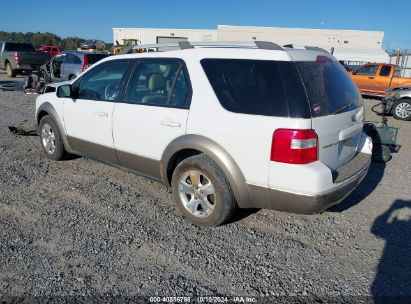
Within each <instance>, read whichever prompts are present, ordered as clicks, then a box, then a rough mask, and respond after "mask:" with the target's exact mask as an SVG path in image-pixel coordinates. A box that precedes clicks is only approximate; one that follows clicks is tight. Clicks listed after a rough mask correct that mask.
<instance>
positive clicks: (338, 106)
mask: <svg viewBox="0 0 411 304" xmlns="http://www.w3.org/2000/svg"><path fill="white" fill-rule="evenodd" d="M178 46H180V49H178V50H168V51H165V52H159V51H157V52H143V53H138V54H128V55H119V56H113V57H109V58H105V59H103V60H101V61H100V62H99V63H98V64H96V65H94V66H93V67H92V68H90V69H88V70H87V71H86V72H84V73H83V74H82V75H81V76H80V77H78V78H77V79H76V80H75V81H74V82H73V83H65V84H58V85H56V90H55V91H54V92H50V93H46V94H43V95H41V96H39V97H38V99H37V102H36V114H35V115H36V123H37V127H38V131H39V134H40V139H41V144H42V147H43V150H44V152H45V154H46V156H47V157H49V158H51V159H54V160H61V159H63V158H64V156H65V154H66V153H73V154H78V155H84V156H87V157H91V158H94V159H97V160H101V161H103V162H105V163H109V164H113V165H114V166H119V167H123V168H127V169H129V170H132V171H134V172H137V173H139V174H142V175H144V176H147V177H150V178H153V179H157V180H159V181H162V182H163V183H165V184H166V185H169V186H171V187H172V190H173V193H174V198H175V201H176V203H177V206H178V208H179V209H180V211H181V212H182V213H183V214H184V215H185V216H186V217H187V218H188V219H189V220H191V221H192V222H194V223H196V224H198V225H204V226H216V225H219V224H221V223H223V222H225V221H227V220H228V219H229V217H230V216H231V215H232V214H233V212H234V210H235V209H236V207H239V208H267V209H274V210H281V211H287V212H296V213H306V214H312V213H318V212H321V211H323V210H325V209H327V208H328V207H329V206H331V205H333V204H336V203H338V202H340V201H341V200H342V199H344V198H345V197H346V196H347V195H348V194H349V193H350V192H351V191H352V190H353V189H354V188H355V187H356V186H357V185H358V184H359V183H360V182H361V180H362V179H363V177H364V176H365V174H366V173H367V170H368V167H369V164H370V156H371V154H370V153H371V152H370V149H368V148H367V147H368V143H369V138H368V137H366V136H364V135H363V133H362V130H363V121H364V110H363V106H362V99H361V96H360V94H359V93H358V91H357V89H356V87H355V85H354V83H353V82H352V80H351V79H350V77H349V76H348V75H347V73H346V72H345V70H344V68H343V67H342V66H341V65H340V64H339V62H338V61H336V60H335V58H334V57H332V56H331V55H330V54H328V53H327V52H325V51H323V50H321V49H316V48H308V47H306V48H302V49H295V48H294V49H293V48H282V47H279V46H278V45H276V44H274V43H270V42H255V43H245V44H228V43H227V44H223V43H219V44H215V45H212V44H210V45H204V44H203V45H200V44H197V45H195V47H194V46H193V45H192V44H190V43H188V42H183V43H179V44H178ZM137 47H138V48H140V50H139V51H141V50H142V48H143V47H142V46H137ZM157 47H160V46H157ZM166 47H168V49H170V48H169V47H170V46H169V45H168V46H167V45H166ZM49 91H50V90H49Z"/></svg>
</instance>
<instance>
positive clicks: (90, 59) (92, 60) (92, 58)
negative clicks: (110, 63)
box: [87, 54, 108, 64]
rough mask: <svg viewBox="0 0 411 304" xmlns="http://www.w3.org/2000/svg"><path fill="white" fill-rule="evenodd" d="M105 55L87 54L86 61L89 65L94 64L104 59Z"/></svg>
mask: <svg viewBox="0 0 411 304" xmlns="http://www.w3.org/2000/svg"><path fill="white" fill-rule="evenodd" d="M107 56H108V55H106V54H87V59H88V63H89V64H93V63H96V62H97V61H99V60H101V59H103V58H106V57H107Z"/></svg>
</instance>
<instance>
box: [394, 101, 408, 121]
mask: <svg viewBox="0 0 411 304" xmlns="http://www.w3.org/2000/svg"><path fill="white" fill-rule="evenodd" d="M392 116H394V117H395V118H396V119H399V120H411V99H401V100H400V101H398V102H397V103H396V104H394V106H393V108H392Z"/></svg>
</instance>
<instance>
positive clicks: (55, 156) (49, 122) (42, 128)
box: [39, 115, 66, 160]
mask: <svg viewBox="0 0 411 304" xmlns="http://www.w3.org/2000/svg"><path fill="white" fill-rule="evenodd" d="M48 126H49V127H50V130H51V133H52V134H53V135H54V140H52V141H53V143H54V150H53V151H51V150H49V149H47V147H46V141H47V137H46V136H47V135H46V134H45V132H46V131H47V128H48ZM39 133H40V134H39V137H40V144H41V147H42V149H43V151H44V154H45V155H46V156H47V157H48V158H50V159H52V160H62V159H64V157H65V155H66V151H65V149H64V144H63V140H62V137H61V134H60V132H59V129H58V128H57V124H56V123H55V122H54V120H53V119H52V118H51V117H50V116H49V115H46V116H44V117H42V118H41V120H40V123H39ZM46 133H47V132H46Z"/></svg>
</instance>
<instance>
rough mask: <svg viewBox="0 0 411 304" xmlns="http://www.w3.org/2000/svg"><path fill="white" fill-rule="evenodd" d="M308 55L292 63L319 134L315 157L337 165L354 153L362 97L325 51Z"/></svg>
mask: <svg viewBox="0 0 411 304" xmlns="http://www.w3.org/2000/svg"><path fill="white" fill-rule="evenodd" d="M310 53H311V52H310ZM312 53H315V52H312ZM307 59H308V58H306V61H298V60H297V61H295V63H296V66H297V69H298V71H299V73H300V75H301V78H302V81H303V83H304V86H305V90H306V92H307V98H308V102H309V104H310V109H311V116H312V128H313V129H314V130H315V132H316V133H317V135H318V152H319V155H318V157H319V160H320V161H321V162H322V163H324V164H326V165H327V166H328V167H330V168H331V169H337V168H339V167H340V166H342V165H344V164H346V163H347V162H349V161H350V160H351V159H352V158H353V157H354V156H355V155H356V153H357V148H358V145H359V142H360V137H361V132H362V127H363V120H364V110H363V107H362V98H361V95H360V94H359V92H358V90H357V87H356V86H355V84H354V83H353V81H352V80H351V78H350V77H349V76H348V74H347V72H346V71H345V69H344V67H343V66H342V65H341V64H340V63H339V62H338V61H336V60H335V59H332V58H331V57H329V56H328V55H324V54H313V58H310V59H311V60H307Z"/></svg>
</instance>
